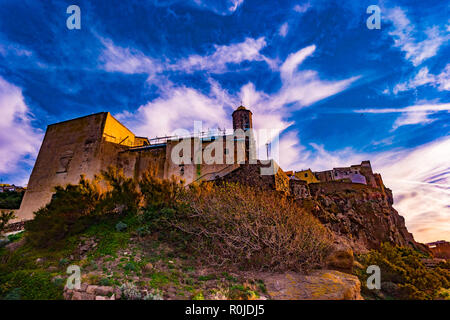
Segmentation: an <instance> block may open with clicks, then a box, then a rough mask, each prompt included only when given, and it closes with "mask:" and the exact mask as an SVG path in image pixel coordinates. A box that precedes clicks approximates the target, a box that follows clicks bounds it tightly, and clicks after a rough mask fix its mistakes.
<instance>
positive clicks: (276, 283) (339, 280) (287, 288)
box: [259, 270, 363, 300]
mask: <svg viewBox="0 0 450 320" xmlns="http://www.w3.org/2000/svg"><path fill="white" fill-rule="evenodd" d="M259 277H260V278H262V279H263V280H264V283H265V285H266V288H267V292H268V294H269V296H270V298H271V299H273V300H362V299H363V298H362V297H361V283H360V282H359V279H358V278H357V277H356V276H353V275H350V274H347V273H343V272H339V271H335V270H317V271H314V272H312V273H311V274H309V275H303V274H298V273H291V272H290V273H280V274H268V275H259Z"/></svg>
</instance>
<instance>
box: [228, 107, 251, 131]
mask: <svg viewBox="0 0 450 320" xmlns="http://www.w3.org/2000/svg"><path fill="white" fill-rule="evenodd" d="M232 117H233V130H237V129H242V130H244V131H246V130H248V129H252V128H253V123H252V112H251V111H250V110H248V109H246V108H245V107H244V106H239V108H237V109H236V110H234V111H233V114H232Z"/></svg>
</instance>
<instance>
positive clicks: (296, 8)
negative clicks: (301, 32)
mask: <svg viewBox="0 0 450 320" xmlns="http://www.w3.org/2000/svg"><path fill="white" fill-rule="evenodd" d="M309 8H311V4H310V3H309V2H306V3H303V4H296V5H295V6H294V11H295V12H299V13H305V12H306V11H308V9H309Z"/></svg>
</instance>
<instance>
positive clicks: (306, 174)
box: [294, 169, 320, 184]
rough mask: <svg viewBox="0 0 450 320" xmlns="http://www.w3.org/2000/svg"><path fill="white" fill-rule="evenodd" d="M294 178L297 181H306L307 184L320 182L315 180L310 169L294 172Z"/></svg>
mask: <svg viewBox="0 0 450 320" xmlns="http://www.w3.org/2000/svg"><path fill="white" fill-rule="evenodd" d="M294 176H295V177H296V178H297V179H299V180H302V181H306V182H307V183H308V184H310V183H319V182H320V180H319V179H317V177H316V175H315V174H314V172H312V171H311V169H307V170H301V171H295V173H294Z"/></svg>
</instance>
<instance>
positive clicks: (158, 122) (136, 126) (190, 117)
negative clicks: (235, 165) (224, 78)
mask: <svg viewBox="0 0 450 320" xmlns="http://www.w3.org/2000/svg"><path fill="white" fill-rule="evenodd" d="M210 84H211V88H210V91H209V92H208V93H206V94H205V93H202V92H200V91H198V90H196V89H193V88H189V87H185V86H172V85H168V86H166V87H163V88H161V90H162V93H161V95H160V96H159V97H158V98H156V99H154V100H152V101H149V102H148V103H146V104H144V105H142V106H140V107H139V108H138V110H137V111H136V112H133V113H129V112H123V113H121V114H118V115H116V117H117V118H118V119H119V120H121V121H123V122H124V123H125V124H126V125H127V126H128V127H130V128H131V129H132V130H133V131H134V132H135V133H137V134H139V135H142V136H148V137H156V136H163V135H171V134H173V133H174V131H176V130H178V129H183V130H187V131H189V132H192V131H193V126H194V121H202V125H203V129H204V130H205V131H206V130H208V128H209V129H217V128H218V127H221V128H222V129H223V128H230V123H229V121H230V120H229V119H228V118H229V117H228V116H227V112H226V108H227V107H228V108H231V107H232V104H231V101H232V99H231V98H230V96H229V95H228V93H227V92H226V91H225V90H223V89H222V88H221V87H220V85H219V84H218V83H217V82H215V81H213V80H210Z"/></svg>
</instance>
